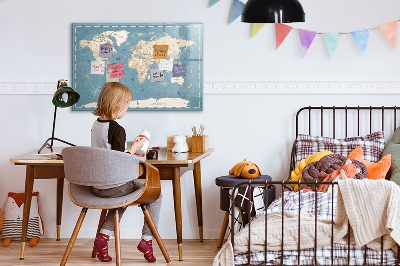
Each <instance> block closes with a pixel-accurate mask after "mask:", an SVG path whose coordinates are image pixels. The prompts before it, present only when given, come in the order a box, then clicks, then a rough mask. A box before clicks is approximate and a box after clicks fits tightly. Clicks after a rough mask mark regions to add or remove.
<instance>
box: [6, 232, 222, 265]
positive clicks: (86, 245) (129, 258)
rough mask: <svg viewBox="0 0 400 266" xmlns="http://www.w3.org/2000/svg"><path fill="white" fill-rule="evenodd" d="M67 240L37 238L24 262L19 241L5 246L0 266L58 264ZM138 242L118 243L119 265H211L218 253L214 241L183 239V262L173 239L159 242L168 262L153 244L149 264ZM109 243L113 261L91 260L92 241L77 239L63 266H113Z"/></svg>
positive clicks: (215, 241) (111, 247)
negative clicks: (152, 252)
mask: <svg viewBox="0 0 400 266" xmlns="http://www.w3.org/2000/svg"><path fill="white" fill-rule="evenodd" d="M68 241H69V239H61V241H56V240H55V239H40V240H39V242H38V244H37V245H36V247H29V246H28V245H27V247H26V249H25V259H23V260H20V259H19V254H20V249H21V244H20V242H17V241H12V242H11V244H10V246H9V247H3V246H0V265H2V266H5V265H60V262H61V258H62V256H63V255H64V252H65V248H66V246H67V244H68ZM139 241H140V240H127V239H122V240H121V247H122V264H123V265H146V266H149V265H155V264H157V265H169V266H173V265H185V266H186V265H188V266H191V265H212V262H213V259H214V257H215V255H216V254H217V253H218V251H219V249H217V242H218V241H217V240H215V239H212V240H204V242H200V241H199V240H197V239H196V240H188V239H185V240H183V261H179V260H178V246H177V244H176V240H172V239H171V240H169V239H168V240H163V241H164V244H165V246H166V248H167V250H168V253H169V256H170V257H171V260H172V262H171V263H170V264H167V263H166V262H165V260H164V257H163V256H162V253H161V251H160V249H159V248H158V245H157V242H155V241H154V243H153V248H154V254H155V257H156V258H157V261H156V263H153V264H149V263H148V262H147V261H146V260H145V259H144V258H143V254H142V253H141V252H139V251H138V250H137V249H136V246H137V244H138V243H139ZM113 242H114V241H113V239H111V241H110V247H109V251H110V255H111V257H113V262H111V263H104V262H101V261H99V260H97V258H96V259H92V258H91V254H92V248H93V240H92V239H77V240H76V242H75V245H74V248H73V249H72V252H71V255H70V257H69V259H68V263H67V265H102V266H104V265H115V262H114V259H115V258H114V254H115V252H114V243H113Z"/></svg>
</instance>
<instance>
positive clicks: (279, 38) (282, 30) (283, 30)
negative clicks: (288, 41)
mask: <svg viewBox="0 0 400 266" xmlns="http://www.w3.org/2000/svg"><path fill="white" fill-rule="evenodd" d="M291 30H292V27H290V26H288V25H285V24H281V23H275V40H276V49H278V47H279V46H280V45H281V44H282V42H283V41H284V40H285V38H286V36H288V34H289V33H290V32H291Z"/></svg>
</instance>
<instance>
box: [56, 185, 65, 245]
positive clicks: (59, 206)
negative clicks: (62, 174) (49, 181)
mask: <svg viewBox="0 0 400 266" xmlns="http://www.w3.org/2000/svg"><path fill="white" fill-rule="evenodd" d="M63 192H64V178H57V241H60V231H61V216H62V203H63Z"/></svg>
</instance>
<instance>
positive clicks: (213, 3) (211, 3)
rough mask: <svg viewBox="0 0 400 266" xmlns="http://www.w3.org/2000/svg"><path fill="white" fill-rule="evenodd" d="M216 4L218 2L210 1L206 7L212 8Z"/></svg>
mask: <svg viewBox="0 0 400 266" xmlns="http://www.w3.org/2000/svg"><path fill="white" fill-rule="evenodd" d="M218 2H219V0H210V5H209V6H208V7H212V6H213V5H215V4H216V3H218Z"/></svg>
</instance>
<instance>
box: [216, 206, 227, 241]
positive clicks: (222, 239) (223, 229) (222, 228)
mask: <svg viewBox="0 0 400 266" xmlns="http://www.w3.org/2000/svg"><path fill="white" fill-rule="evenodd" d="M228 222H229V212H225V217H224V221H223V222H222V227H221V234H220V235H219V240H218V244H217V248H220V247H221V246H222V242H223V241H224V236H225V232H226V228H227V227H228Z"/></svg>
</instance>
